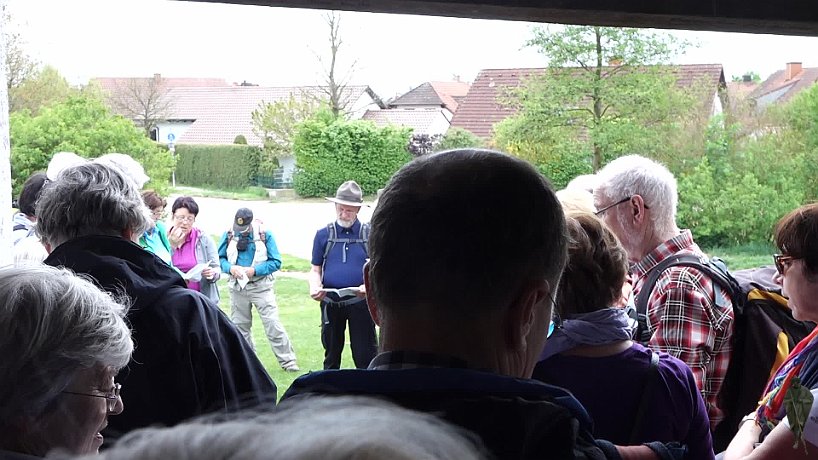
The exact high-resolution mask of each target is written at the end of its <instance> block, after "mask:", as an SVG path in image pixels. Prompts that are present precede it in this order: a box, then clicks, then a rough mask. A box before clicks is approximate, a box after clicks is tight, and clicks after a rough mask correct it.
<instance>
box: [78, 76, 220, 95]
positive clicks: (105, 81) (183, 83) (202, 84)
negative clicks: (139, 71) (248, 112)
mask: <svg viewBox="0 0 818 460" xmlns="http://www.w3.org/2000/svg"><path fill="white" fill-rule="evenodd" d="M154 79H156V80H159V81H161V82H162V86H163V87H164V88H214V87H224V86H232V85H231V84H230V83H227V80H225V79H223V78H165V77H162V76H161V75H155V76H153V77H147V78H111V77H99V78H92V79H91V82H92V83H96V84H98V85H99V86H100V87H101V88H102V89H103V90H105V91H108V92H111V93H113V92H115V91H117V89H118V88H122V87H127V86H128V85H129V84H131V83H132V82H133V83H138V84H147V83H148V82H149V81H150V80H154Z"/></svg>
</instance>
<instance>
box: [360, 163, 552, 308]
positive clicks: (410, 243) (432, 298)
mask: <svg viewBox="0 0 818 460" xmlns="http://www.w3.org/2000/svg"><path fill="white" fill-rule="evenodd" d="M369 245H370V259H371V260H370V268H369V273H370V278H371V282H372V286H373V287H372V295H373V296H374V297H375V300H376V301H377V305H378V308H379V309H380V310H381V313H382V314H383V315H385V316H389V315H391V314H395V313H401V312H409V314H412V312H413V311H414V312H417V311H419V309H420V308H424V307H426V308H427V309H428V311H429V312H433V313H432V314H437V315H440V316H441V317H444V316H448V315H455V316H456V315H457V314H458V313H465V312H468V314H469V315H471V316H474V315H478V314H479V313H480V311H481V310H482V311H491V310H495V309H500V308H503V307H504V306H505V305H506V304H507V302H508V301H509V300H510V299H511V298H513V297H514V296H515V295H518V294H519V292H518V291H519V290H520V288H521V287H522V286H523V285H524V284H525V283H528V282H530V281H532V280H547V281H548V282H549V284H550V285H551V286H555V284H556V281H557V280H558V279H559V276H560V273H561V271H562V268H563V265H564V263H565V258H566V253H565V251H566V239H565V223H564V216H563V214H562V208H561V207H560V204H559V202H558V200H557V198H556V195H555V194H554V191H553V190H552V188H551V186H550V184H549V183H548V181H547V180H546V179H545V178H544V177H543V176H542V175H541V174H539V173H538V172H537V171H536V169H534V168H533V167H532V166H531V165H530V164H528V163H526V162H525V161H522V160H520V159H517V158H514V157H511V156H509V155H506V154H502V153H499V152H493V151H489V150H471V149H469V150H451V151H445V152H440V153H436V154H432V155H428V156H422V157H419V158H417V159H415V160H413V161H412V162H411V163H409V164H407V165H405V166H404V167H403V168H401V169H400V170H399V171H398V172H397V173H396V174H395V175H394V176H393V177H392V179H391V180H390V182H389V184H388V185H387V186H386V188H385V189H384V191H383V193H382V194H381V197H380V199H379V202H378V207H377V209H376V210H375V213H374V215H373V217H372V230H371V234H370V239H369Z"/></svg>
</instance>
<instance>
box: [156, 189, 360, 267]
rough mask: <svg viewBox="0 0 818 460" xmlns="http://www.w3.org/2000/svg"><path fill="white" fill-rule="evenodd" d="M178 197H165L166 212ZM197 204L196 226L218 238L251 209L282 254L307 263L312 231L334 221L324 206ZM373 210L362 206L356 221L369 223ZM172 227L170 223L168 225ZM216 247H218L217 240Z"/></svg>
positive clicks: (329, 207) (331, 210)
mask: <svg viewBox="0 0 818 460" xmlns="http://www.w3.org/2000/svg"><path fill="white" fill-rule="evenodd" d="M176 197H177V195H174V196H171V197H169V198H168V212H170V207H171V206H172V205H173V200H175V199H176ZM194 199H195V200H196V203H198V204H199V215H198V216H197V217H196V225H197V226H198V227H199V228H201V229H203V230H204V231H206V232H207V233H209V234H212V235H219V238H220V237H221V235H222V233H224V232H225V231H226V230H227V229H228V228H229V227H230V226H231V225H232V223H233V217H234V216H235V215H236V210H237V209H239V208H241V207H247V208H250V209H252V210H253V215H254V218H256V219H261V220H262V221H263V222H264V227H265V228H267V229H269V230H272V232H273V236H274V237H275V239H276V243H277V244H278V250H279V251H280V252H282V253H284V254H290V255H293V256H296V257H301V258H303V259H307V260H310V259H311V257H312V240H313V238H314V237H315V231H316V230H318V229H319V228H321V227H324V226H326V225H327V223H328V222H331V221H333V220H334V219H335V208H334V206H333V204H332V203H331V202H329V201H327V202H326V203H301V202H287V203H270V202H267V201H242V200H228V199H223V198H201V197H195V198H194ZM370 217H372V208H371V207H366V206H364V207H363V208H361V212H360V214H359V215H358V218H359V219H360V220H361V221H363V222H369V219H370ZM169 219H170V218H169ZM170 225H172V222H170ZM216 244H219V242H218V241H216Z"/></svg>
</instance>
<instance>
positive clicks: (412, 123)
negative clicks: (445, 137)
mask: <svg viewBox="0 0 818 460" xmlns="http://www.w3.org/2000/svg"><path fill="white" fill-rule="evenodd" d="M363 119H364V120H371V121H373V122H375V124H376V125H378V126H387V125H395V126H405V127H407V128H412V133H414V134H429V135H434V134H444V133H445V131H446V130H445V129H443V132H439V131H440V130H438V129H435V126H436V125H437V126H445V127H446V128H448V126H449V120H448V119H447V118H446V115H444V114H443V111H442V109H441V108H438V109H388V110H367V111H366V113H365V114H364V116H363Z"/></svg>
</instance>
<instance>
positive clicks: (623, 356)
mask: <svg viewBox="0 0 818 460" xmlns="http://www.w3.org/2000/svg"><path fill="white" fill-rule="evenodd" d="M650 358H651V351H650V350H649V349H647V348H645V347H643V346H642V345H639V344H636V343H634V345H633V346H632V347H631V348H629V349H627V350H625V351H624V352H622V353H619V354H616V355H613V356H606V357H602V358H588V357H580V356H568V355H555V356H552V357H550V358H548V359H546V360H544V361H540V362H539V363H538V364H537V367H536V368H535V369H534V375H533V378H535V379H537V380H541V381H543V382H545V383H549V384H551V385H555V386H558V387H562V388H565V389H567V390H569V391H571V393H573V394H574V396H575V397H576V398H577V399H578V400H579V402H580V403H582V405H583V406H584V407H585V409H586V410H587V411H588V414H590V416H591V418H592V419H593V420H594V436H595V437H596V438H599V439H605V440H608V441H611V442H613V443H614V444H619V445H627V444H629V442H628V441H629V438H630V432H631V427H632V426H633V421H634V419H635V417H636V411H637V407H638V405H639V402H640V398H641V396H642V393H643V391H642V389H643V386H644V382H645V375H646V373H647V372H648V368H649V365H650ZM659 378H660V380H659V381H658V385H655V386H654V389H653V393H652V398H651V401H650V404H649V406H648V410H647V411H646V413H645V416H644V418H643V421H642V425H641V427H642V428H641V430H640V432H639V434H638V442H639V443H642V442H648V441H662V442H672V441H677V442H680V443H683V444H686V445H687V446H688V457H687V458H695V459H703V460H705V459H712V458H714V456H713V443H712V439H711V436H710V421H709V419H708V417H707V410H706V409H705V407H704V401H703V400H702V396H701V393H700V392H699V390H698V389H697V388H696V382H695V380H694V379H693V373H692V372H691V370H690V368H689V367H687V365H686V364H685V363H683V362H682V361H680V360H679V359H677V358H674V357H673V356H670V355H668V354H666V353H659Z"/></svg>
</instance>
